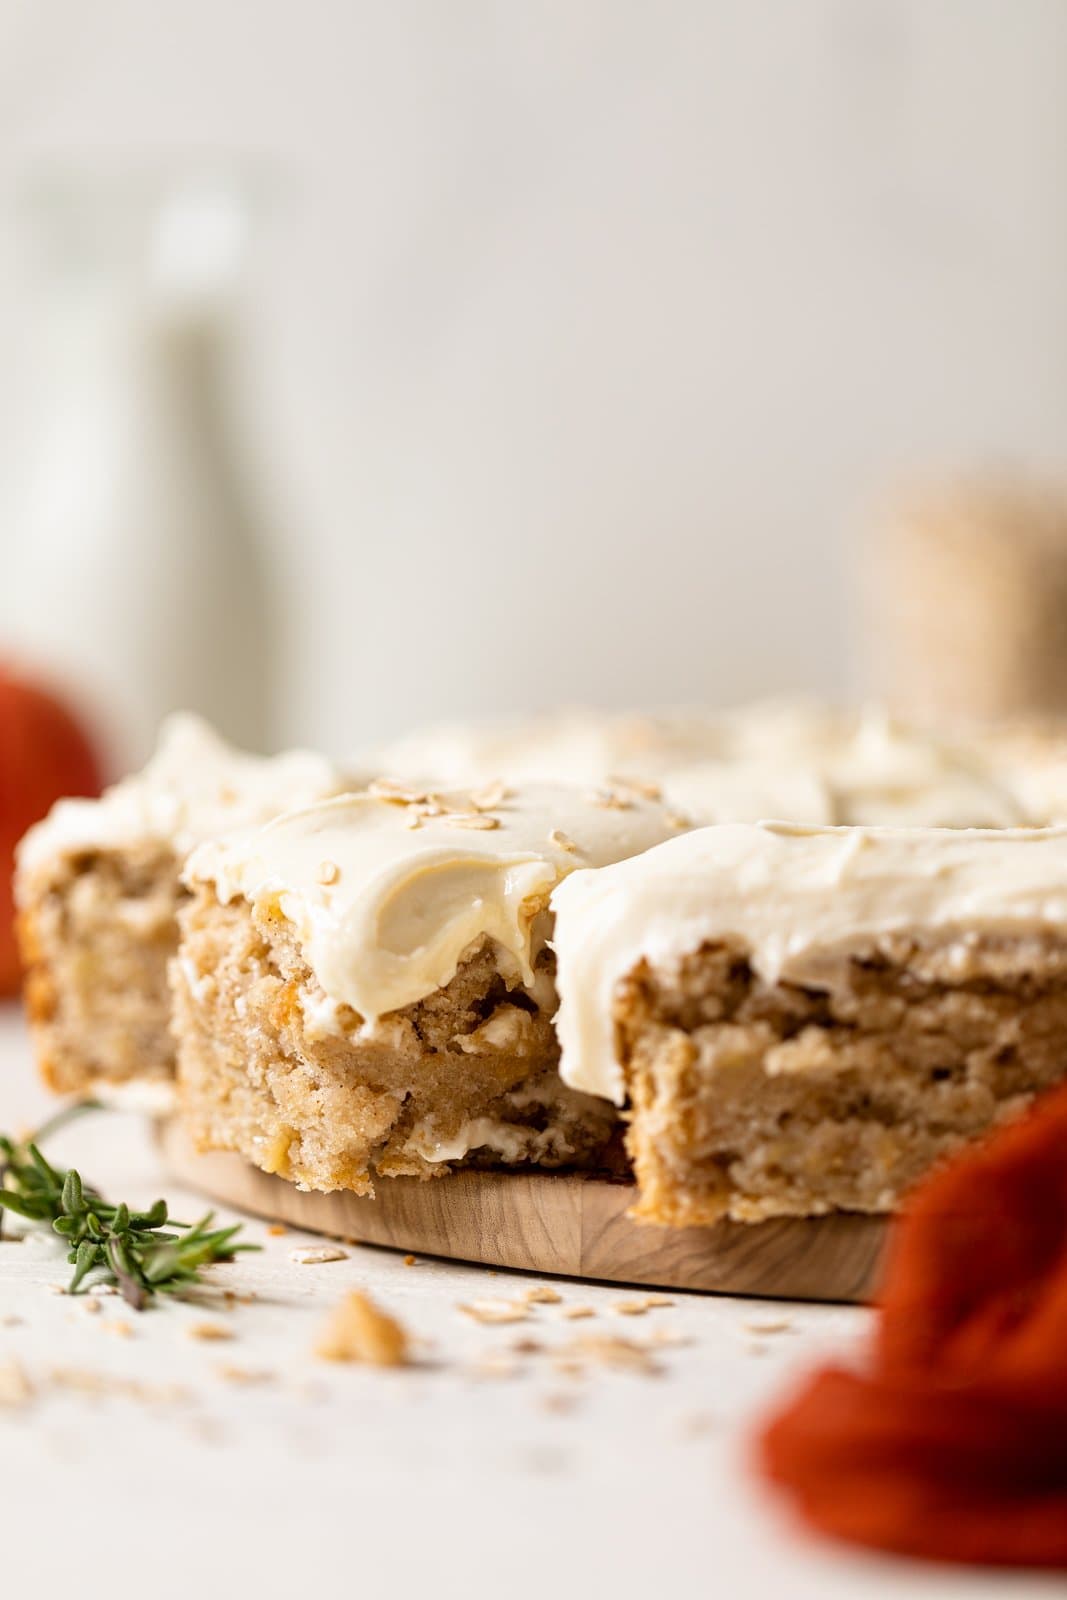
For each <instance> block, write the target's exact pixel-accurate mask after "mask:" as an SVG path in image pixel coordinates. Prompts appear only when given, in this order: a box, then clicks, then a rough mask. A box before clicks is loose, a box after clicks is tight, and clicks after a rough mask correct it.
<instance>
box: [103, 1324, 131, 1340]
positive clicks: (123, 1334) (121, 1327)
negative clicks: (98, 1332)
mask: <svg viewBox="0 0 1067 1600" xmlns="http://www.w3.org/2000/svg"><path fill="white" fill-rule="evenodd" d="M102 1326H103V1327H104V1328H106V1330H107V1332H108V1333H113V1334H114V1335H115V1338H116V1339H132V1338H133V1324H132V1323H131V1322H105V1323H103V1324H102Z"/></svg>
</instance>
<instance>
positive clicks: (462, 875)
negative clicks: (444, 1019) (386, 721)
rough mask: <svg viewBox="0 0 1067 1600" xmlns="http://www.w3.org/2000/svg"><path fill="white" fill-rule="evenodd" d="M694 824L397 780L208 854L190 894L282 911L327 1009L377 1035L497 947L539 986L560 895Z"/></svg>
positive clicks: (647, 805)
mask: <svg viewBox="0 0 1067 1600" xmlns="http://www.w3.org/2000/svg"><path fill="white" fill-rule="evenodd" d="M683 825H684V824H683V823H682V821H681V819H679V818H672V816H671V815H670V814H669V813H668V812H667V811H666V810H665V809H664V808H663V807H662V806H661V805H659V804H658V803H657V802H656V801H654V800H652V799H649V798H647V797H645V796H644V795H642V794H640V793H638V792H636V791H634V790H626V791H621V790H618V789H614V790H606V791H598V792H594V793H591V794H588V795H586V794H583V793H582V792H581V791H580V790H575V789H569V788H563V787H560V786H552V785H527V786H524V787H522V788H518V789H516V790H514V791H509V790H506V789H505V788H504V786H503V785H496V786H495V787H494V789H493V790H492V791H488V790H487V791H485V792H484V793H482V794H481V795H479V794H471V793H458V792H457V793H448V794H438V793H430V792H429V791H424V790H419V789H412V788H406V787H404V786H401V785H398V784H390V783H386V782H384V781H383V782H382V783H381V784H377V785H371V786H370V788H369V789H368V790H367V791H365V792H363V793H360V794H351V795H345V796H342V797H339V798H337V799H334V800H328V801H324V802H322V803H321V804H318V805H313V806H308V807H305V808H304V809H302V810H299V811H293V812H290V813H288V814H287V815H285V816H280V817H278V818H276V819H275V820H274V821H272V822H270V823H268V824H267V825H266V826H265V827H263V828H260V829H256V830H244V831H242V832H240V833H238V834H235V835H231V836H229V837H228V838H225V839H221V840H217V841H210V842H207V843H205V844H203V845H201V847H200V848H199V849H198V850H196V851H195V852H194V853H193V855H192V857H191V858H190V860H189V862H188V864H187V867H186V881H187V883H189V884H190V885H192V884H196V883H208V884H210V885H212V886H213V888H214V890H215V893H216V894H217V895H218V897H219V899H220V900H222V901H223V902H224V903H229V902H231V901H233V900H236V899H244V900H246V901H248V902H249V903H250V904H251V905H252V906H253V907H255V908H260V909H266V910H274V909H276V910H277V911H279V912H280V913H281V914H282V915H283V916H284V917H285V918H287V920H288V921H289V922H290V923H291V924H292V927H293V929H294V930H295V934H296V937H297V939H298V940H299V943H300V946H301V949H302V950H303V953H304V956H305V959H306V960H307V962H308V965H309V966H310V968H311V970H312V972H313V974H314V976H315V978H316V979H317V981H318V983H319V985H320V986H321V988H322V989H323V991H324V992H325V994H326V996H327V997H328V999H329V1000H331V1001H332V1002H334V1003H335V1004H342V1005H347V1006H350V1007H351V1008H352V1009H353V1010H354V1011H355V1012H357V1013H358V1014H359V1015H360V1016H361V1017H362V1018H363V1019H364V1021H365V1022H367V1023H369V1024H372V1023H374V1022H375V1021H376V1020H377V1019H378V1018H380V1017H381V1016H383V1015H384V1014H385V1013H387V1012H390V1011H395V1010H398V1009H400V1008H401V1007H403V1006H407V1005H411V1004H413V1003H414V1002H415V1001H417V1000H421V999H424V998H425V997H426V996H427V995H429V994H432V993H433V992H434V991H435V990H437V989H440V988H442V987H443V986H444V985H445V984H447V983H448V982H449V981H450V980H451V979H452V978H453V977H454V976H455V973H456V971H457V968H458V966H459V964H460V962H461V960H462V958H463V956H464V953H465V952H466V951H468V950H469V949H470V948H471V946H472V945H473V944H474V943H475V942H476V941H478V940H479V939H481V938H483V937H488V938H490V939H492V940H493V941H495V944H496V948H497V951H498V959H500V960H501V963H502V967H503V969H504V970H506V973H507V975H508V976H509V977H511V978H513V979H514V981H516V982H520V983H522V984H523V985H525V986H527V987H530V988H532V987H534V985H535V974H534V970H533V968H534V961H535V959H536V956H537V953H538V950H539V948H540V945H541V944H542V943H543V940H544V937H545V933H546V931H547V928H546V918H545V915H544V913H545V911H546V908H547V904H548V899H549V895H550V893H551V891H552V889H553V888H554V887H555V886H556V884H558V883H559V882H560V881H561V880H562V879H563V878H564V877H566V876H567V874H569V873H571V872H573V871H574V870H575V869H578V868H583V867H600V866H604V865H607V864H608V863H611V862H616V861H619V860H621V859H623V858H624V857H626V856H630V855H633V854H635V853H636V852H638V851H642V850H647V849H649V848H650V847H651V846H652V845H655V844H659V843H661V842H662V841H663V840H665V839H667V838H670V837H671V836H672V834H674V833H676V832H677V831H678V827H679V826H683ZM509 964H510V969H509Z"/></svg>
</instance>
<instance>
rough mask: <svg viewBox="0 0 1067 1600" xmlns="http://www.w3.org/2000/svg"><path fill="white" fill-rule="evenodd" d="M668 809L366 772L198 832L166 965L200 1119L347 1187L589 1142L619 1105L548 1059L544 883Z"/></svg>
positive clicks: (319, 1179)
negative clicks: (580, 1087)
mask: <svg viewBox="0 0 1067 1600" xmlns="http://www.w3.org/2000/svg"><path fill="white" fill-rule="evenodd" d="M676 826H677V825H676V823H674V822H672V820H671V819H670V817H669V816H668V815H667V814H666V813H665V812H664V810H663V808H662V807H661V806H659V805H658V804H657V803H655V802H654V801H652V800H650V799H648V798H646V797H645V796H643V795H641V794H639V793H637V792H635V791H633V790H627V791H625V792H624V791H621V790H604V791H597V792H595V793H593V794H590V795H588V796H583V794H582V793H580V792H579V791H576V790H567V789H561V788H553V787H543V786H538V787H533V786H530V787H526V788H523V789H521V790H515V791H509V790H507V789H505V788H504V786H503V785H496V786H495V787H494V788H493V789H492V790H485V791H483V792H482V793H480V794H479V793H473V794H470V793H468V794H446V795H441V794H431V793H428V792H426V791H422V790H418V789H414V790H410V789H404V788H402V787H400V786H397V785H388V784H381V785H376V786H373V787H372V790H371V791H368V792H366V793H363V794H358V795H350V796H346V797H344V798H342V799H337V800H333V801H327V802H324V803H322V804H320V805H316V806H312V807H308V808H306V809H304V810H302V811H299V812H292V813H290V814H289V815H287V816H283V817H279V818H278V819H276V820H275V821H274V822H272V823H270V824H268V825H267V826H266V827H264V828H261V829H259V830H254V831H248V832H246V833H242V834H238V835H234V836H232V837H230V838H229V839H226V840H223V841H220V842H216V843H210V844H205V845H204V846H202V847H201V848H200V849H199V850H197V851H196V852H195V853H194V854H193V856H192V858H191V859H190V861H189V863H188V865H187V868H186V874H185V877H186V882H187V884H188V886H189V888H190V889H191V891H192V894H193V898H192V899H191V901H190V903H189V905H188V906H187V907H186V908H185V909H184V911H183V912H182V915H181V925H182V943H181V947H180V950H179V954H178V957H177V959H176V960H175V961H174V962H173V964H172V969H171V970H172V984H173V988H174V994H175V1028H176V1034H177V1037H178V1041H179V1047H178V1060H179V1073H178V1076H179V1091H180V1100H181V1105H182V1110H183V1114H184V1116H185V1118H186V1121H187V1123H188V1126H189V1128H190V1130H191V1132H192V1133H193V1135H194V1137H195V1138H196V1139H197V1140H198V1142H199V1143H200V1144H201V1146H202V1147H205V1148H215V1149H230V1150H237V1151H240V1152H241V1153H242V1154H243V1155H245V1156H246V1157H247V1158H248V1159H250V1160H251V1161H253V1162H255V1163H256V1164H257V1165H258V1166H260V1167H262V1168H264V1169H265V1170H267V1171H271V1172H279V1173H281V1174H283V1175H284V1176H286V1177H289V1178H291V1179H293V1180H294V1181H295V1182H297V1183H299V1184H301V1185H302V1186H304V1187H307V1188H315V1189H321V1190H330V1189H337V1188H347V1189H352V1190H354V1191H356V1192H357V1193H368V1192H371V1191H372V1184H373V1180H374V1178H375V1177H376V1176H394V1175H396V1174H400V1173H412V1174H417V1175H419V1176H424V1177H429V1176H435V1175H437V1174H439V1173H442V1172H445V1171H448V1170H449V1168H450V1166H451V1165H452V1164H453V1163H455V1162H457V1161H479V1160H481V1161H492V1162H506V1163H514V1162H531V1163H535V1164H537V1165H542V1166H558V1165H561V1164H580V1163H581V1162H583V1161H586V1160H588V1159H590V1158H591V1157H592V1156H593V1155H594V1154H596V1153H597V1152H599V1151H600V1150H602V1149H603V1148H604V1146H605V1145H606V1143H607V1142H608V1140H609V1139H610V1137H611V1134H612V1131H613V1127H614V1125H615V1122H616V1116H615V1112H614V1109H613V1108H612V1107H610V1106H607V1105H605V1103H604V1102H603V1101H602V1100H598V1099H596V1098H594V1097H590V1096H586V1095H584V1094H581V1093H577V1092H574V1091H572V1090H570V1089H568V1088H566V1087H565V1086H564V1085H563V1084H562V1082H561V1080H560V1079H559V1076H558V1072H557V1065H558V1054H559V1052H558V1045H557V1041H556V1036H555V1031H554V1029H553V1027H552V1017H553V1014H554V1011H555V1007H556V992H555V984H554V981H553V970H554V961H553V957H552V954H551V951H550V949H549V947H548V942H547V941H548V939H549V937H550V934H551V918H550V914H549V912H548V900H549V896H550V894H551V891H552V889H553V888H554V887H555V885H556V884H557V883H559V882H560V880H561V879H562V878H563V877H565V876H566V875H567V874H568V873H570V872H572V871H574V870H575V869H576V868H580V867H583V866H599V865H602V864H604V863H606V862H611V861H616V860H619V859H620V858H622V857H624V856H626V855H628V854H632V853H633V852H635V851H639V850H643V849H646V848H648V847H650V846H651V845H653V844H657V843H659V842H661V841H662V840H663V839H665V838H667V837H669V836H670V835H671V834H672V833H673V832H674V831H675V829H676Z"/></svg>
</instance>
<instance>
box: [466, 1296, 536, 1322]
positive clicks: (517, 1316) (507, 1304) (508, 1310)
mask: <svg viewBox="0 0 1067 1600" xmlns="http://www.w3.org/2000/svg"><path fill="white" fill-rule="evenodd" d="M457 1310H459V1311H462V1312H463V1315H464V1316H465V1317H470V1318H471V1319H472V1320H473V1321H474V1322H486V1323H500V1322H525V1321H526V1319H527V1317H528V1316H529V1315H530V1312H529V1307H528V1306H525V1305H519V1304H517V1303H516V1302H515V1301H514V1300H471V1301H468V1302H467V1304H465V1305H460V1306H458V1307H457Z"/></svg>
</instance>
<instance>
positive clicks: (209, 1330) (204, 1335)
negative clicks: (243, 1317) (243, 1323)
mask: <svg viewBox="0 0 1067 1600" xmlns="http://www.w3.org/2000/svg"><path fill="white" fill-rule="evenodd" d="M185 1332H186V1335H187V1337H188V1338H190V1339H203V1340H204V1341H205V1342H211V1341H214V1340H219V1339H232V1338H233V1329H232V1328H227V1326H226V1324H225V1323H224V1322H192V1323H190V1324H189V1326H188V1328H186V1330H185Z"/></svg>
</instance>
